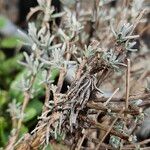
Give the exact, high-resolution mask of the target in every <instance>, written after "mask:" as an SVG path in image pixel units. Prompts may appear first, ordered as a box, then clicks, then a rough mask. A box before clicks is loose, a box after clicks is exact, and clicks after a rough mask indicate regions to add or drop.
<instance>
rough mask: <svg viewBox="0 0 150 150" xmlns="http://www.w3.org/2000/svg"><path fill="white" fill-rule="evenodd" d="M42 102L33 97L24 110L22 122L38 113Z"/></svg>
mask: <svg viewBox="0 0 150 150" xmlns="http://www.w3.org/2000/svg"><path fill="white" fill-rule="evenodd" d="M42 106H43V103H42V102H40V101H39V100H38V99H33V100H31V102H30V103H29V105H28V107H27V108H26V110H25V118H24V122H27V121H30V120H32V119H33V118H35V117H36V116H37V115H39V114H40V113H41V111H42Z"/></svg>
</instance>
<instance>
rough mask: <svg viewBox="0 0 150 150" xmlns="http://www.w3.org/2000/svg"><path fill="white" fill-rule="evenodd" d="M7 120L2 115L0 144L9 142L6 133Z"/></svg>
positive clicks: (0, 118)
mask: <svg viewBox="0 0 150 150" xmlns="http://www.w3.org/2000/svg"><path fill="white" fill-rule="evenodd" d="M5 128H6V120H5V118H4V117H0V139H1V140H0V144H2V145H5V144H6V142H7V136H6V134H5V131H4V130H5Z"/></svg>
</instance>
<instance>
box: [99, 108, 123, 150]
mask: <svg viewBox="0 0 150 150" xmlns="http://www.w3.org/2000/svg"><path fill="white" fill-rule="evenodd" d="M124 110H125V109H124V108H123V109H122V110H121V111H120V112H119V114H118V116H117V117H116V118H115V120H114V121H113V122H112V124H111V125H110V127H109V129H108V130H107V132H106V134H105V135H104V136H103V138H102V139H101V141H100V142H99V144H98V145H97V147H96V150H98V149H99V147H100V145H101V144H102V143H103V141H104V140H105V138H106V137H107V135H108V134H109V133H110V131H111V130H112V128H113V126H114V124H115V123H116V121H117V120H118V118H119V117H120V115H121V114H122V113H123V111H124Z"/></svg>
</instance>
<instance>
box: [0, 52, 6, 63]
mask: <svg viewBox="0 0 150 150" xmlns="http://www.w3.org/2000/svg"><path fill="white" fill-rule="evenodd" d="M5 58H6V56H5V54H4V52H3V51H1V50H0V61H4V60H5Z"/></svg>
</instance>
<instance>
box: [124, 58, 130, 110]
mask: <svg viewBox="0 0 150 150" xmlns="http://www.w3.org/2000/svg"><path fill="white" fill-rule="evenodd" d="M129 91H130V59H127V72H126V104H125V108H126V109H128V105H129Z"/></svg>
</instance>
